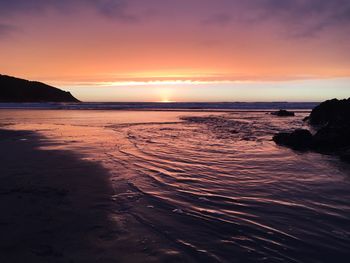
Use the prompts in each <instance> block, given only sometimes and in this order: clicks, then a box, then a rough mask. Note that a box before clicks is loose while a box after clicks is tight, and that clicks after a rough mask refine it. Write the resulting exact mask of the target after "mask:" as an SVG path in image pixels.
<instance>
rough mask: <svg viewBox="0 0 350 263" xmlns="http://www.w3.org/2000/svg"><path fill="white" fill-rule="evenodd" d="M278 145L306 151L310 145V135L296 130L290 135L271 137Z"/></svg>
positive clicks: (282, 134) (284, 133)
mask: <svg viewBox="0 0 350 263" xmlns="http://www.w3.org/2000/svg"><path fill="white" fill-rule="evenodd" d="M273 140H274V141H275V142H276V143H277V144H279V145H284V146H288V147H290V148H293V149H296V150H307V149H309V148H310V147H311V145H312V134H311V133H310V132H309V131H308V130H304V129H298V130H295V131H293V132H291V133H287V132H281V133H278V134H276V135H275V136H274V137H273Z"/></svg>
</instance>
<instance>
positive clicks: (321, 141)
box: [313, 123, 350, 152]
mask: <svg viewBox="0 0 350 263" xmlns="http://www.w3.org/2000/svg"><path fill="white" fill-rule="evenodd" d="M313 140H314V148H315V149H317V150H320V151H325V152H332V151H339V150H343V149H347V148H350V126H349V125H346V124H344V125H340V124H339V125H335V124H334V123H333V124H331V123H330V124H327V125H326V126H324V127H322V128H320V129H319V130H318V131H317V132H316V134H315V135H314V136H313Z"/></svg>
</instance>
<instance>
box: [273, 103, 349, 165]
mask: <svg viewBox="0 0 350 263" xmlns="http://www.w3.org/2000/svg"><path fill="white" fill-rule="evenodd" d="M305 121H307V122H308V123H309V124H310V125H311V126H312V127H313V128H314V129H315V130H316V132H315V134H314V135H312V134H311V133H310V132H309V131H307V130H295V131H293V132H291V133H278V134H276V135H275V136H274V137H273V140H274V141H275V142H276V143H277V144H279V145H284V146H287V147H290V148H293V149H296V150H312V151H317V152H320V153H326V154H336V155H339V156H340V157H341V159H342V160H344V161H347V162H350V98H349V99H345V100H337V99H333V100H328V101H325V102H323V103H321V104H320V105H318V106H317V107H315V108H314V109H313V110H312V112H311V114H310V116H309V117H308V118H306V119H305Z"/></svg>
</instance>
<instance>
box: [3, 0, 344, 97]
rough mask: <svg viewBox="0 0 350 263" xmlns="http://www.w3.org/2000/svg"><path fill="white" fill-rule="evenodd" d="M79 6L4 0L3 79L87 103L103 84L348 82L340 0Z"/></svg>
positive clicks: (85, 0)
mask: <svg viewBox="0 0 350 263" xmlns="http://www.w3.org/2000/svg"><path fill="white" fill-rule="evenodd" d="M73 2H74V3H72V2H71V1H61V2H60V3H59V4H58V3H56V2H55V1H41V0H39V1H31V0H27V1H24V0H13V1H11V3H9V2H8V3H6V2H3V1H1V2H0V10H2V11H0V55H1V59H0V73H2V74H9V75H14V76H19V77H24V78H29V79H35V80H40V81H44V82H48V83H50V84H54V85H56V86H58V87H61V88H68V89H70V90H71V89H73V91H74V87H77V86H79V92H78V93H79V94H78V95H81V96H83V97H84V96H86V94H85V95H84V89H82V88H81V87H83V86H86V87H88V88H89V89H90V90H89V91H91V86H93V87H95V88H96V92H98V87H100V86H101V83H116V82H123V83H125V84H127V83H129V85H130V92H131V93H132V92H133V85H131V84H130V82H138V81H141V82H146V81H159V80H191V81H203V82H212V85H213V87H214V86H215V85H216V83H217V82H218V81H226V82H228V83H229V82H232V81H251V82H261V83H266V81H275V82H280V81H295V80H298V81H299V80H305V81H306V80H310V79H311V80H319V79H327V81H329V79H339V78H342V79H348V78H349V77H350V55H349V54H350V50H349V49H350V37H349V35H350V34H349V33H350V26H349V25H350V18H349V17H347V16H346V15H343V14H342V13H339V12H340V11H339V10H342V9H345V10H348V9H349V10H350V5H349V4H348V3H347V2H346V1H343V0H335V1H331V2H332V3H330V1H324V0H309V1H302V0H296V1H290V0H288V1H286V2H283V3H284V4H277V3H276V1H272V0H263V1H257V0H248V1H247V2H244V3H242V1H238V0H233V1H228V0H218V1H214V0H201V1H199V0H187V1H185V0H178V1H168V0H163V1H160V0H150V1H141V0H129V1H122V0H111V1H109V2H108V1H90V0H77V1H73ZM107 2H108V3H107ZM175 2H176V3H175ZM287 2H288V3H289V4H287ZM327 2H328V3H327ZM293 3H294V4H293ZM346 8H348V9H346ZM342 15H343V16H344V17H342ZM305 83H306V82H305ZM334 83H335V84H336V83H338V82H337V81H335V82H334ZM343 83H344V81H343V82H342V85H343ZM164 85H166V83H164ZM117 86H118V85H117ZM152 86H153V85H151V87H150V88H152ZM187 86H188V85H187ZM196 86H197V88H198V87H199V86H200V85H196ZM261 86H262V87H263V86H264V85H261ZM77 90H78V89H77ZM86 92H88V91H87V90H86ZM124 92H127V91H124ZM349 95H350V91H349ZM223 96H224V95H223ZM334 96H337V94H334ZM224 98H225V97H223V99H224ZM135 99H136V98H135ZM141 99H142V98H141ZM155 99H156V98H155ZM232 99H234V98H232ZM90 100H93V98H92V97H91V98H90Z"/></svg>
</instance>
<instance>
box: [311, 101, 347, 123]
mask: <svg viewBox="0 0 350 263" xmlns="http://www.w3.org/2000/svg"><path fill="white" fill-rule="evenodd" d="M309 121H310V124H311V125H326V124H332V125H333V124H335V125H338V124H345V123H347V124H350V98H348V99H344V100H337V99H333V100H327V101H325V102H322V103H321V104H320V105H318V106H317V107H315V108H314V109H313V110H312V112H311V114H310V120H309Z"/></svg>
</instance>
